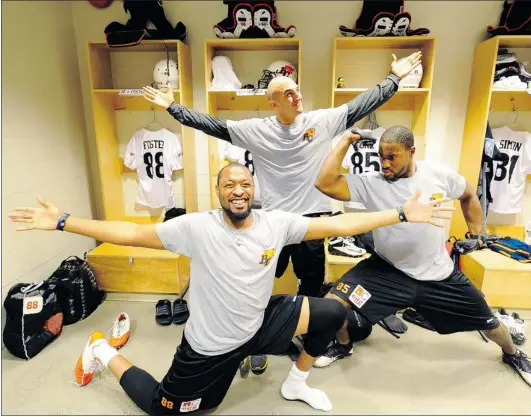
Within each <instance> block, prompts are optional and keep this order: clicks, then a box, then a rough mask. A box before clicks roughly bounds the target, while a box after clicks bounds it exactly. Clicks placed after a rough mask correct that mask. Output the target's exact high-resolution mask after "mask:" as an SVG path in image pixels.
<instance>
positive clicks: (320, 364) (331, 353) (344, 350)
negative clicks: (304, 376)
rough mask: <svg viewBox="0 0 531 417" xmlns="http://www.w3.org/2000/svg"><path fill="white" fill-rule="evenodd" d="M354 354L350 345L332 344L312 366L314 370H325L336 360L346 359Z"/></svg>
mask: <svg viewBox="0 0 531 417" xmlns="http://www.w3.org/2000/svg"><path fill="white" fill-rule="evenodd" d="M353 353H354V348H353V347H352V343H349V344H348V345H341V344H339V343H334V344H333V345H331V346H330V347H328V349H327V350H326V352H325V353H324V354H323V355H322V356H319V357H318V358H317V360H316V361H315V363H314V364H313V366H314V368H325V367H327V366H329V365H330V364H332V362H335V361H337V360H338V359H343V358H347V357H349V356H350V355H352V354H353Z"/></svg>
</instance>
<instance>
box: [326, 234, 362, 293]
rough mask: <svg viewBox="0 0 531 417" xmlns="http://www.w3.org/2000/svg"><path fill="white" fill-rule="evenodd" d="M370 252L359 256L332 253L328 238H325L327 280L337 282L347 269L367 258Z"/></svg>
mask: <svg viewBox="0 0 531 417" xmlns="http://www.w3.org/2000/svg"><path fill="white" fill-rule="evenodd" d="M369 256H371V255H370V254H368V253H367V254H365V255H363V256H360V257H359V258H350V257H348V256H338V255H331V254H330V253H329V252H328V240H325V257H326V268H327V274H326V278H325V282H327V283H328V282H336V281H337V280H338V279H339V278H341V277H342V276H343V275H344V274H345V273H346V272H347V271H349V270H350V269H352V268H353V267H354V266H356V265H357V264H358V263H359V262H361V261H362V260H363V259H367V258H368V257H369Z"/></svg>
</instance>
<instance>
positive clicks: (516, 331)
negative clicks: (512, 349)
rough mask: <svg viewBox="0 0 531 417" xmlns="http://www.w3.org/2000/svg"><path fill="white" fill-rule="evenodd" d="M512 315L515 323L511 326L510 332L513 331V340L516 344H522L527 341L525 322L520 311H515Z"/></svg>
mask: <svg viewBox="0 0 531 417" xmlns="http://www.w3.org/2000/svg"><path fill="white" fill-rule="evenodd" d="M511 316H512V319H513V323H512V327H510V328H509V332H511V337H512V339H513V342H514V343H515V344H516V345H521V344H522V343H524V342H525V322H524V321H523V320H522V319H521V318H520V316H519V315H518V313H513V314H512V315H511Z"/></svg>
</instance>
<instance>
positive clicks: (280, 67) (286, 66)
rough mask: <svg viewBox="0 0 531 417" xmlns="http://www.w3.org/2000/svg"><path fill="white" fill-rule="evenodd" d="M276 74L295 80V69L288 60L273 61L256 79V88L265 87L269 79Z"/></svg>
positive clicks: (276, 75)
mask: <svg viewBox="0 0 531 417" xmlns="http://www.w3.org/2000/svg"><path fill="white" fill-rule="evenodd" d="M278 76H284V77H289V78H291V79H292V80H293V81H295V82H297V69H296V68H295V65H293V64H291V63H290V62H288V61H275V62H273V63H272V64H271V65H269V67H267V69H265V70H264V72H263V73H262V77H261V78H260V79H259V80H258V88H262V89H266V88H267V86H268V85H269V83H270V82H271V80H272V79H273V78H275V77H278Z"/></svg>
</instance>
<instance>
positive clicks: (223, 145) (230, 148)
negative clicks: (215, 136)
mask: <svg viewBox="0 0 531 417" xmlns="http://www.w3.org/2000/svg"><path fill="white" fill-rule="evenodd" d="M218 146H219V156H220V157H221V158H227V159H228V160H230V161H234V162H238V163H239V164H242V165H245V166H246V167H247V168H248V169H249V171H251V174H253V180H254V202H255V203H256V204H260V205H261V204H262V200H261V197H260V185H259V184H258V178H257V176H256V172H255V170H254V163H253V155H252V154H251V152H249V151H247V150H245V149H243V148H240V147H239V146H234V145H233V144H231V143H229V142H226V141H220V143H219V145H218Z"/></svg>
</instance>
